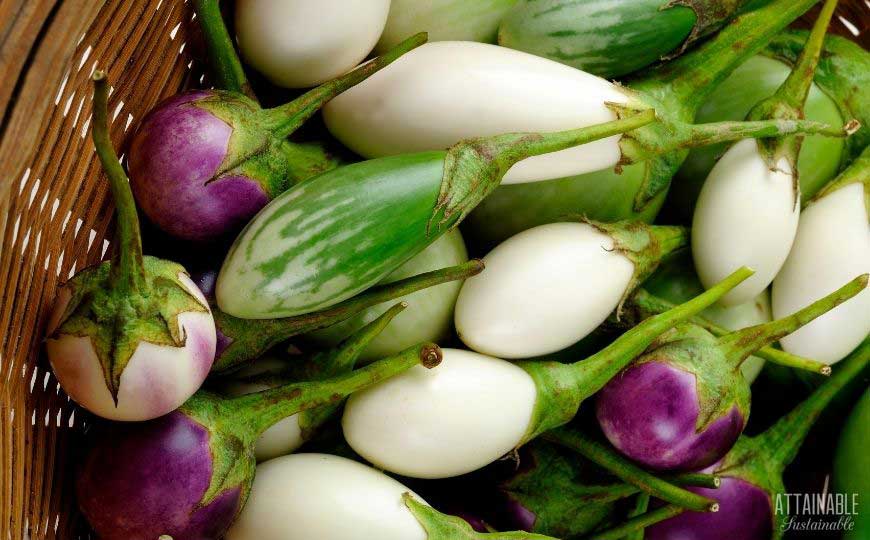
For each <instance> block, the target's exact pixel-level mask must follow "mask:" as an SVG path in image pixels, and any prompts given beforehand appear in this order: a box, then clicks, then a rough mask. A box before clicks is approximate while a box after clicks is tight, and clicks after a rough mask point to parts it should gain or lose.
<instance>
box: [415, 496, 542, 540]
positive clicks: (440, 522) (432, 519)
mask: <svg viewBox="0 0 870 540" xmlns="http://www.w3.org/2000/svg"><path fill="white" fill-rule="evenodd" d="M402 500H403V502H404V503H405V506H406V507H407V508H408V510H410V511H411V513H412V514H413V515H414V517H415V518H416V519H417V521H418V522H419V523H420V525H422V526H423V529H425V530H426V535H427V536H426V538H427V540H557V539H556V538H553V537H551V536H544V535H542V534H535V533H529V532H525V531H513V532H491V533H480V532H477V531H475V530H474V529H472V528H471V525H469V524H468V522H466V521H465V520H463V519H462V518H459V517H456V516H448V515H446V514H442V513H441V512H439V511H437V510H435V509H434V508H432V507H431V506H429V505H426V504H423V503H421V502H420V501H418V500H417V499H415V498H414V497H413V496H412V495H411V494H410V493H405V494H404V495H403V496H402Z"/></svg>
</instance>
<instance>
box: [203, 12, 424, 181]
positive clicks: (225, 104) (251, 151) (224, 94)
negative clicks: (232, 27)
mask: <svg viewBox="0 0 870 540" xmlns="http://www.w3.org/2000/svg"><path fill="white" fill-rule="evenodd" d="M200 3H201V4H209V3H211V2H207V1H205V0H201V1H200ZM219 15H220V14H219V13H218V14H217V16H219ZM425 42H426V34H425V33H423V34H417V35H416V36H413V37H411V38H409V39H407V40H405V41H403V42H402V43H400V44H399V45H397V46H396V47H395V48H393V49H392V50H390V51H389V52H387V53H385V54H384V55H382V56H379V57H377V58H375V59H374V60H372V61H370V62H367V63H365V64H363V65H361V66H359V67H358V68H356V69H354V70H353V71H351V72H349V73H347V74H346V75H343V76H342V77H339V78H337V79H334V80H332V81H329V82H327V83H324V84H322V85H320V86H318V87H317V88H314V89H313V90H309V91H308V92H306V93H305V94H303V95H301V96H300V97H298V98H296V99H295V100H293V101H291V102H289V103H286V104H284V105H281V106H279V107H275V108H273V109H262V108H261V107H260V106H259V105H258V104H257V102H256V101H254V100H253V99H251V98H249V97H247V96H245V95H243V94H241V93H239V92H238V91H227V90H214V91H212V92H211V95H210V96H208V97H206V98H204V99H200V100H197V101H196V102H195V103H194V106H196V107H199V108H201V109H204V110H206V111H208V112H209V113H211V114H212V115H214V116H215V117H216V118H218V119H220V120H221V121H223V122H225V123H226V124H227V125H229V126H230V127H231V129H232V134H231V135H230V141H229V144H228V147H227V155H226V156H225V157H224V160H223V162H222V163H221V165H220V167H218V170H217V171H215V173H214V175H213V178H212V179H211V180H209V182H214V181H218V180H220V179H221V178H223V177H228V176H246V177H248V178H251V179H253V180H255V181H257V182H259V183H260V185H261V186H262V187H263V189H264V191H265V192H266V194H267V195H268V196H269V197H270V198H274V197H275V196H277V195H278V194H279V193H282V192H283V191H285V190H286V189H287V188H288V187H289V186H290V185H294V184H297V183H299V182H301V181H302V180H305V179H306V178H310V177H311V176H313V175H316V174H318V173H320V172H325V171H326V170H329V169H330V168H331V167H332V166H334V165H336V164H337V162H336V161H335V159H334V158H332V157H331V156H330V155H329V154H328V153H326V152H325V150H324V149H323V148H322V147H319V146H317V145H311V144H308V145H297V144H295V143H291V142H288V141H287V140H286V139H287V137H289V136H290V135H291V134H292V133H293V132H294V131H296V130H297V129H299V127H301V126H302V124H304V123H305V122H306V121H307V120H308V119H309V118H311V117H312V116H314V114H315V113H317V111H319V110H320V109H321V108H322V107H323V106H324V105H325V104H326V103H327V102H328V101H329V100H331V99H332V98H334V97H335V96H337V95H339V94H341V93H342V92H344V91H345V90H348V89H349V88H352V87H353V86H355V85H357V84H359V83H361V82H362V81H364V80H366V79H367V78H369V77H371V76H372V75H373V74H375V73H377V72H378V71H380V70H381V69H383V68H385V67H386V66H388V65H390V64H391V63H393V62H394V61H395V60H396V59H398V58H399V57H401V56H402V55H403V54H405V53H406V52H408V51H410V50H412V49H414V48H416V47H419V46H420V45H422V44H423V43H425ZM230 86H232V87H236V86H238V85H237V84H231V85H230ZM297 146H299V148H295V147H297Z"/></svg>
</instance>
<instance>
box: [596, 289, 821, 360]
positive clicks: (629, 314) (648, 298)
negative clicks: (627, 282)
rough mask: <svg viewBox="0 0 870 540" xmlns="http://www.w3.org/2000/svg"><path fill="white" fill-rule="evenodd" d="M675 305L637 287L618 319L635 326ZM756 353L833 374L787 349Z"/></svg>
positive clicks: (716, 329) (719, 330) (717, 329)
mask: <svg viewBox="0 0 870 540" xmlns="http://www.w3.org/2000/svg"><path fill="white" fill-rule="evenodd" d="M674 305H675V304H673V303H672V302H669V301H667V300H664V299H662V298H660V297H657V296H655V295H653V294H650V293H649V292H648V291H646V290H645V289H637V290H635V291H634V293H633V294H632V295H631V296H630V297H629V298H628V300H627V301H626V303H625V305H624V309H623V313H622V318H621V320H620V321H618V323H620V324H622V325H629V326H633V325H636V324H637V323H638V322H639V321H642V320H644V319H646V318H649V317H651V316H653V315H656V314H658V313H664V312H665V311H667V310H669V309H671V308H673V307H674ZM611 319H614V317H611ZM689 321H690V322H692V323H693V324H696V325H698V326H700V327H701V328H703V329H705V330H707V331H708V332H710V333H711V334H713V335H714V336H716V337H723V336H725V335H727V334H730V333H731V330H728V329H726V328H723V327H721V326H719V325H717V324H715V323H713V322H712V321H710V320H709V319H706V318H704V317H701V316H698V317H692V318H691V319H689ZM754 354H755V356H758V357H759V358H763V359H764V360H767V361H769V362H773V363H775V364H779V365H782V366H786V367H791V368H795V369H802V370H805V371H812V372H814V373H820V374H822V375H830V374H831V367H830V366H829V365H827V364H824V363H822V362H819V361H816V360H811V359H809V358H804V357H802V356H797V355H794V354H791V353H787V352H785V351H782V350H780V349H775V348H773V347H770V346H764V347H762V348H760V349H758V350H757V351H755V353H754Z"/></svg>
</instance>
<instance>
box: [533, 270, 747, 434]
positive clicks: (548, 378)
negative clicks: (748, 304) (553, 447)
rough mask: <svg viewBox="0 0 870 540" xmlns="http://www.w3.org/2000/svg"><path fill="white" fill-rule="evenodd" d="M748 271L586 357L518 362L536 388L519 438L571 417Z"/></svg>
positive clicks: (543, 430)
mask: <svg viewBox="0 0 870 540" xmlns="http://www.w3.org/2000/svg"><path fill="white" fill-rule="evenodd" d="M750 275H752V271H751V270H749V269H748V268H741V269H739V270H737V271H736V272H734V273H733V274H731V275H730V276H728V277H727V278H725V279H724V280H722V281H721V282H720V283H718V284H717V285H716V286H714V287H711V288H710V289H708V290H707V291H705V292H704V293H702V294H701V295H699V296H697V297H695V298H693V299H692V300H689V301H688V302H686V303H684V304H681V305H679V306H677V307H675V308H673V309H671V310H669V311H667V312H665V313H662V314H660V315H655V316H653V317H650V318H649V319H646V320H644V321H643V322H641V323H640V324H638V325H637V326H636V327H634V328H632V329H631V330H629V331H628V332H626V333H624V334H623V335H621V336H620V337H619V338H617V339H616V341H614V342H613V343H612V344H610V345H609V346H607V347H605V348H604V349H602V350H601V351H600V352H598V353H596V354H594V355H592V356H590V357H589V358H587V359H585V360H581V361H579V362H576V363H574V364H560V363H558V362H520V363H519V364H518V365H519V366H520V367H521V368H523V369H524V370H525V371H526V372H527V373H529V375H530V376H531V377H532V379H533V380H534V382H535V388H536V389H537V399H536V401H535V406H534V409H533V411H532V419H531V421H530V422H529V426H528V428H527V430H526V433H525V435H524V436H523V439H522V440H521V441H520V444H521V445H522V444H525V443H527V442H528V441H530V440H532V439H534V438H535V437H537V436H539V435H541V434H543V433H544V432H546V431H550V430H551V429H554V428H557V427H559V426H562V425H565V424H567V423H568V422H570V421H571V419H572V418H574V416H575V415H576V414H577V410H578V409H579V407H580V404H581V403H582V402H583V401H584V400H585V399H587V398H589V397H591V396H592V395H593V394H595V393H596V392H598V391H599V390H601V388H603V387H604V385H605V384H607V383H608V381H610V379H612V378H613V377H614V376H616V374H617V373H619V372H620V371H622V370H623V369H624V368H625V367H626V366H627V365H628V364H629V363H631V362H632V361H633V360H634V359H635V358H636V357H637V356H638V355H640V354H641V353H643V352H644V351H645V350H646V349H647V347H649V346H650V345H651V344H652V343H653V342H654V341H655V340H656V338H658V337H659V336H660V335H661V334H663V333H664V332H666V331H668V330H670V329H671V328H673V327H674V326H676V325H678V324H679V323H681V322H683V321H685V320H686V319H688V318H690V317H693V316H695V315H697V314H698V313H699V312H700V311H702V310H703V309H705V308H707V307H708V306H710V305H712V304H713V303H715V302H716V301H717V300H719V299H720V298H721V297H722V296H723V295H724V294H726V293H727V292H728V291H729V290H731V289H733V288H734V287H736V286H737V285H738V284H740V283H741V282H742V281H743V280H745V279H746V278H747V277H749V276H750Z"/></svg>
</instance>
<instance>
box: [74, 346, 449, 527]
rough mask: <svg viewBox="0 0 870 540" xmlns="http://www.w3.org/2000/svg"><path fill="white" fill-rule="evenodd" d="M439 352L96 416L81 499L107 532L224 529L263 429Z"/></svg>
mask: <svg viewBox="0 0 870 540" xmlns="http://www.w3.org/2000/svg"><path fill="white" fill-rule="evenodd" d="M440 361H441V351H440V349H439V348H438V346H437V345H434V344H428V343H427V344H421V345H417V346H415V347H411V348H410V349H406V350H405V351H403V352H401V353H399V354H397V355H395V356H393V357H390V358H386V359H383V360H379V361H377V362H375V363H373V364H371V365H369V366H367V367H364V368H361V369H358V370H356V371H353V372H351V373H347V374H345V375H341V376H338V377H335V378H333V379H329V380H324V381H317V382H308V383H296V384H287V385H283V386H279V387H276V388H273V389H270V390H264V391H262V392H258V393H254V394H248V395H244V396H240V397H237V398H232V399H226V398H222V397H220V396H218V395H216V394H212V393H209V392H205V391H200V392H198V393H196V394H195V395H194V396H193V397H192V398H191V399H190V400H189V401H188V402H187V403H185V404H184V405H183V406H182V407H180V408H179V409H178V410H176V411H174V412H172V413H170V414H168V415H166V416H163V417H161V418H158V419H156V420H151V421H148V422H142V423H135V424H134V423H128V424H100V425H98V426H96V428H95V429H94V433H93V434H92V436H91V447H90V451H89V452H88V453H87V455H86V457H85V459H84V462H83V463H82V466H81V468H80V470H79V471H78V477H77V482H76V490H77V496H78V501H79V507H80V508H81V510H82V512H83V513H84V515H85V517H86V518H87V520H88V522H89V523H90V524H91V526H92V527H93V528H94V530H95V531H96V533H97V535H98V536H99V537H100V538H101V539H103V540H115V539H117V540H155V539H157V538H160V537H161V536H162V535H166V536H170V537H172V538H173V539H174V540H207V539H214V538H220V537H222V536H223V534H224V532H226V530H227V528H228V527H229V526H230V524H231V523H232V522H233V520H234V519H235V517H236V516H237V515H238V513H239V511H240V510H241V508H242V507H243V506H244V504H245V500H246V499H247V496H248V493H249V492H250V489H251V484H252V482H253V477H254V472H255V468H256V459H255V457H254V446H255V443H256V441H257V439H258V438H259V437H260V435H262V434H263V433H264V432H265V431H266V430H267V429H269V428H270V427H271V426H272V425H274V424H275V423H276V422H278V421H280V420H281V419H283V418H286V417H289V416H292V415H294V414H297V413H299V412H303V411H308V410H312V409H316V408H323V407H330V406H334V405H335V404H337V403H338V402H339V401H340V400H342V399H343V398H345V397H346V396H348V395H349V394H351V393H352V392H355V391H357V390H360V389H362V388H365V387H367V386H369V385H371V384H374V383H376V382H379V381H383V380H385V379H387V378H389V377H391V376H393V375H396V374H398V373H401V372H402V371H405V370H407V369H409V368H410V367H412V366H414V365H416V364H422V365H424V366H426V367H430V368H431V367H434V366H436V365H438V363H440Z"/></svg>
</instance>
